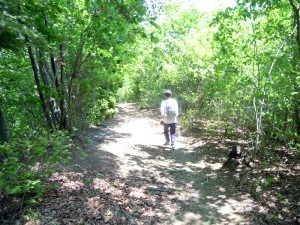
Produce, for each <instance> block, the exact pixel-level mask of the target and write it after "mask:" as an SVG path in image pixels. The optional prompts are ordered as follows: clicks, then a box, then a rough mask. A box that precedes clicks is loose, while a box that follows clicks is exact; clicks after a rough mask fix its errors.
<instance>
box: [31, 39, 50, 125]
mask: <svg viewBox="0 0 300 225" xmlns="http://www.w3.org/2000/svg"><path fill="white" fill-rule="evenodd" d="M26 42H27V44H28V42H29V40H28V38H27V37H26ZM27 50H28V54H29V58H30V62H31V66H32V70H33V75H34V79H35V83H36V86H37V89H38V93H39V96H40V100H41V103H42V107H43V111H44V115H45V117H46V120H47V123H48V126H49V128H50V129H53V130H54V125H53V122H52V118H51V116H50V113H49V110H48V105H47V103H46V100H45V96H44V93H43V90H42V88H41V82H40V79H39V74H38V67H37V64H36V60H35V58H34V54H33V50H32V47H31V46H30V45H28V47H27Z"/></svg>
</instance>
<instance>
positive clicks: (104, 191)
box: [40, 104, 254, 225]
mask: <svg viewBox="0 0 300 225" xmlns="http://www.w3.org/2000/svg"><path fill="white" fill-rule="evenodd" d="M119 110H120V113H119V115H118V117H117V118H115V119H113V120H111V121H109V122H107V123H106V124H105V125H104V126H102V127H100V128H97V127H92V128H90V129H89V130H88V131H87V132H85V133H84V134H83V135H82V136H83V137H82V140H84V141H83V142H84V143H82V146H83V148H85V149H84V151H86V152H87V157H86V158H85V159H80V158H79V157H77V158H76V157H75V158H74V161H73V164H72V165H73V166H71V168H69V169H67V171H65V172H61V173H58V174H56V175H55V176H54V177H53V178H52V181H54V182H58V183H59V184H60V189H59V190H58V191H57V193H54V194H50V195H49V199H48V200H46V202H47V201H48V203H45V204H44V205H42V206H41V208H43V210H41V211H42V212H41V214H42V215H43V218H44V219H41V220H40V223H41V224H44V223H47V224H55V223H54V222H56V224H68V223H69V224H73V223H75V221H77V222H78V221H81V222H82V224H178V225H179V224H194V225H198V224H199V225H202V224H218V225H222V224H233V225H234V224H252V223H251V222H250V221H251V218H250V217H249V215H251V213H250V212H251V211H252V207H253V205H254V204H253V202H252V201H251V199H250V198H249V197H247V196H243V195H242V196H241V195H240V194H239V193H236V191H235V187H234V179H235V176H236V175H237V173H238V172H237V171H228V170H226V169H224V168H222V166H223V162H224V160H225V157H226V154H227V150H226V146H224V145H222V143H220V142H218V141H213V140H208V139H207V135H205V133H203V134H200V135H199V137H198V138H196V137H185V136H183V135H181V134H180V132H179V134H178V139H177V140H178V145H177V149H176V150H171V148H168V147H163V146H162V143H163V142H164V137H163V134H162V127H161V125H159V120H158V119H159V115H158V114H157V112H156V111H154V110H137V109H136V107H135V105H134V104H121V105H119ZM178 131H180V127H179V129H178ZM99 190H100V191H99ZM97 191H98V192H97ZM70 193H72V194H70ZM78 195H80V198H79V197H78ZM53 198H55V200H53ZM70 198H71V199H72V201H70ZM49 202H50V203H49ZM53 204H54V205H57V207H56V208H55V207H53ZM78 205H81V206H80V207H79V206H78ZM45 208H46V210H45ZM47 208H48V210H47ZM53 208H54V209H53ZM78 208H80V209H78ZM61 209H63V210H65V211H66V212H64V211H63V212H64V213H61ZM55 210H56V211H55ZM76 210H77V211H80V212H81V214H80V213H79V214H78V213H72V212H74V211H76ZM51 211H52V214H51V213H50V212H51ZM53 211H55V212H53ZM74 214H75V215H74ZM46 217H47V218H48V220H46V219H45V218H46ZM40 218H42V217H41V216H40Z"/></svg>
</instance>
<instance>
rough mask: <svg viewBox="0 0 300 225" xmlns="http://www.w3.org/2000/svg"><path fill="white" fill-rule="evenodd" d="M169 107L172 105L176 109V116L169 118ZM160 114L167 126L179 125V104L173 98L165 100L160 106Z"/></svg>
mask: <svg viewBox="0 0 300 225" xmlns="http://www.w3.org/2000/svg"><path fill="white" fill-rule="evenodd" d="M167 105H171V106H172V108H174V109H175V116H167ZM160 113H161V115H162V116H163V121H164V123H166V124H171V123H177V116H178V104H177V101H176V100H175V99H173V98H169V99H166V100H163V101H162V102H161V104H160Z"/></svg>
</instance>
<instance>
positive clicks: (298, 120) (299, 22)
mask: <svg viewBox="0 0 300 225" xmlns="http://www.w3.org/2000/svg"><path fill="white" fill-rule="evenodd" d="M289 2H290V5H291V6H292V8H293V12H294V16H295V25H296V27H297V35H296V41H297V45H298V57H299V58H300V14H299V11H300V7H299V2H298V3H295V1H293V0H289ZM296 4H298V5H296ZM294 90H295V92H298V91H299V87H298V85H297V84H296V82H295V81H294ZM299 111H300V110H299V95H298V94H296V95H295V101H294V116H295V124H296V128H297V134H298V135H300V113H299Z"/></svg>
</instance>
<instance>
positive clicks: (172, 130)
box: [170, 123, 176, 149]
mask: <svg viewBox="0 0 300 225" xmlns="http://www.w3.org/2000/svg"><path fill="white" fill-rule="evenodd" d="M170 133H171V145H172V148H174V149H175V141H176V123H172V124H170Z"/></svg>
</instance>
